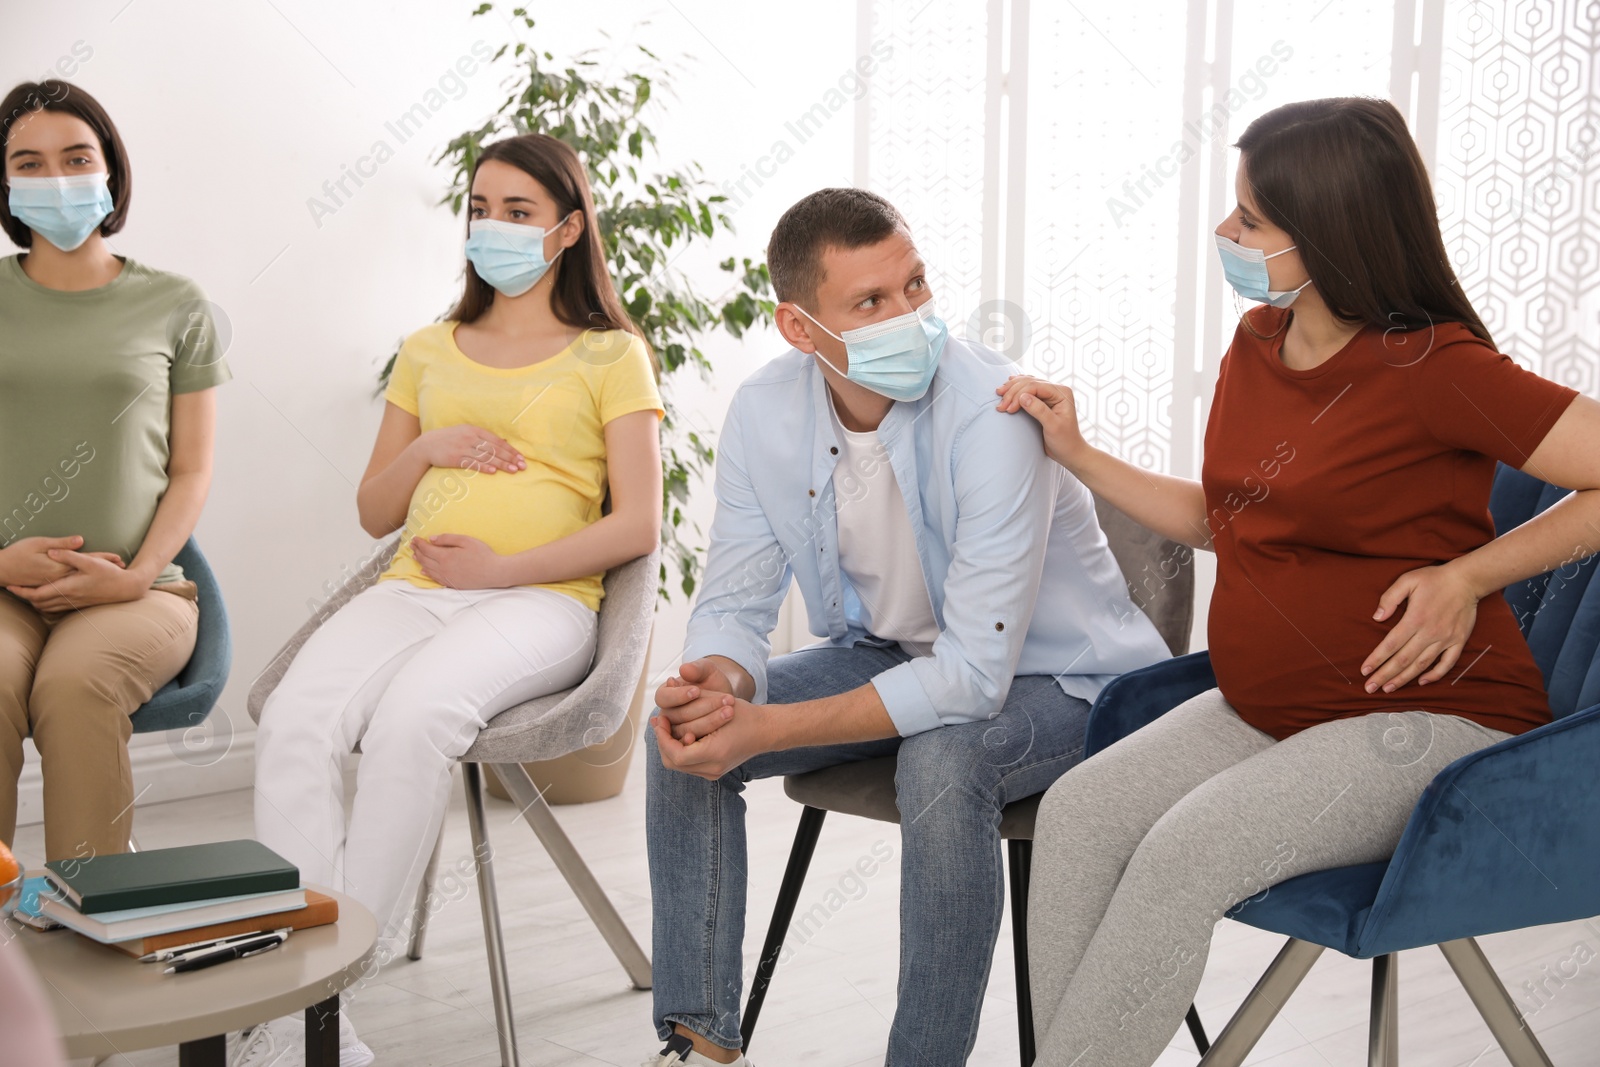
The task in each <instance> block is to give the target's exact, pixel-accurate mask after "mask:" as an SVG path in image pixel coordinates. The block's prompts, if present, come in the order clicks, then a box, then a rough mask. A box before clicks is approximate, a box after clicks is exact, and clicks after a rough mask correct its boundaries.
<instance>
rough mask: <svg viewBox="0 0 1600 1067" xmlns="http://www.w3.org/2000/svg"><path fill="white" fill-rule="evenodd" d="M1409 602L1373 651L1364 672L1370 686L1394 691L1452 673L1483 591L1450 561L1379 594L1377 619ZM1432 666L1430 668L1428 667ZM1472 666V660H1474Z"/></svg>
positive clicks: (1409, 576) (1412, 574)
mask: <svg viewBox="0 0 1600 1067" xmlns="http://www.w3.org/2000/svg"><path fill="white" fill-rule="evenodd" d="M1401 604H1404V605H1405V614H1404V615H1402V616H1400V619H1399V621H1398V622H1396V623H1395V624H1394V626H1393V628H1392V629H1390V631H1389V633H1388V636H1386V637H1385V638H1384V639H1383V640H1382V641H1381V642H1379V643H1378V647H1377V648H1375V649H1373V650H1372V655H1370V656H1368V657H1367V659H1366V662H1364V663H1362V664H1361V673H1362V674H1364V675H1367V676H1368V677H1367V683H1366V690H1367V692H1369V693H1375V692H1377V691H1378V689H1379V688H1380V687H1381V688H1382V689H1383V691H1384V692H1386V693H1390V692H1393V691H1394V690H1396V689H1399V688H1400V687H1401V686H1403V685H1405V684H1406V683H1407V682H1409V681H1411V679H1413V678H1416V677H1417V675H1418V674H1420V673H1421V672H1422V671H1424V670H1427V671H1428V673H1426V674H1423V675H1422V677H1421V679H1420V680H1419V681H1418V683H1417V684H1418V685H1427V684H1428V683H1429V682H1437V681H1439V680H1440V679H1442V678H1443V677H1444V676H1445V675H1446V674H1448V673H1449V672H1450V669H1451V668H1452V667H1454V666H1455V664H1456V660H1457V659H1459V658H1460V656H1461V650H1462V649H1463V648H1465V647H1466V644H1467V639H1468V638H1470V637H1471V636H1472V629H1473V627H1474V626H1475V625H1476V624H1477V621H1478V595H1477V593H1476V592H1474V590H1473V588H1472V585H1471V584H1470V583H1469V582H1468V581H1467V579H1466V578H1465V577H1463V576H1462V575H1461V574H1460V573H1459V572H1458V571H1457V570H1456V569H1455V568H1453V567H1452V566H1451V565H1450V564H1449V563H1443V564H1439V565H1438V566H1433V567H1421V568H1418V569H1417V570H1414V571H1407V572H1406V573H1405V574H1402V575H1401V576H1400V577H1398V578H1396V579H1395V581H1394V584H1393V585H1391V586H1389V588H1388V589H1386V590H1385V591H1384V594H1383V596H1381V597H1379V598H1378V609H1377V611H1376V612H1374V613H1373V616H1372V617H1373V618H1374V619H1378V620H1380V621H1382V620H1384V619H1388V618H1392V617H1393V616H1394V613H1395V612H1396V611H1398V610H1399V609H1400V605H1401ZM1429 664H1433V669H1432V670H1428V665H1429ZM1469 666H1470V664H1469Z"/></svg>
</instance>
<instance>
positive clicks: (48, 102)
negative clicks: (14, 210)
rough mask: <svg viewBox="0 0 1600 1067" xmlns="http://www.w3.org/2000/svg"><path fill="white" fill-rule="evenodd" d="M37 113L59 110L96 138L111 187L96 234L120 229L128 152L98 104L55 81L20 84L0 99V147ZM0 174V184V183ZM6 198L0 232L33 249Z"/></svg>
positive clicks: (129, 177)
mask: <svg viewBox="0 0 1600 1067" xmlns="http://www.w3.org/2000/svg"><path fill="white" fill-rule="evenodd" d="M40 111H59V112H61V113H63V114H67V115H73V116H76V117H77V118H80V119H82V120H83V121H84V122H85V123H87V124H88V126H89V128H90V129H91V130H93V131H94V135H95V136H96V137H98V138H100V152H101V154H102V155H104V156H105V157H106V174H107V178H108V180H109V182H110V186H111V205H112V206H111V214H109V215H107V216H106V217H105V221H103V222H101V223H100V234H101V236H103V237H109V236H111V235H112V234H114V233H116V232H117V231H118V230H120V229H122V224H123V222H124V221H126V220H127V217H128V201H129V200H130V199H131V198H132V196H133V172H132V171H130V170H129V169H128V151H127V149H126V148H124V147H123V145H122V135H121V134H119V133H118V132H117V127H116V124H115V123H113V122H112V121H111V116H110V115H108V114H106V109H105V108H103V107H101V106H100V101H98V100H96V99H95V98H94V97H92V96H90V95H89V94H88V93H86V92H84V91H83V90H82V89H80V88H78V87H77V86H76V85H73V84H72V83H71V82H64V81H62V80H60V79H59V78H46V79H45V80H44V81H42V82H23V83H22V84H21V85H19V86H17V87H16V88H15V89H13V90H11V91H10V92H9V93H7V94H6V96H5V99H4V100H0V148H4V147H5V145H7V144H8V143H9V142H10V141H11V127H12V126H13V125H14V124H15V123H16V122H18V121H19V120H21V119H24V118H26V117H27V116H29V115H33V114H36V113H38V112H40ZM3 173H4V172H3V171H0V182H3V181H4V177H3ZM8 201H9V197H6V196H0V229H4V230H5V232H6V236H7V237H9V238H11V242H12V243H13V244H15V245H18V246H19V247H22V248H31V247H33V231H32V230H30V229H28V227H27V226H26V225H24V224H23V223H21V222H19V221H18V220H17V219H15V218H13V217H12V215H11V207H10V204H9V203H8Z"/></svg>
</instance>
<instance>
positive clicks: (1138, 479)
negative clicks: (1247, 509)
mask: <svg viewBox="0 0 1600 1067" xmlns="http://www.w3.org/2000/svg"><path fill="white" fill-rule="evenodd" d="M1068 470H1070V471H1072V473H1073V475H1075V476H1076V477H1077V479H1078V480H1079V481H1080V482H1082V483H1083V484H1084V485H1086V486H1088V487H1089V489H1090V490H1091V491H1092V492H1095V493H1098V494H1099V495H1101V496H1103V497H1105V498H1106V500H1108V501H1110V502H1111V503H1112V504H1113V505H1115V506H1116V507H1117V508H1118V509H1119V510H1120V511H1122V512H1124V513H1125V514H1126V515H1127V516H1128V517H1129V518H1131V519H1132V520H1133V521H1135V522H1137V523H1139V524H1140V525H1142V526H1146V527H1148V528H1150V529H1152V530H1154V531H1155V532H1156V533H1158V534H1160V535H1162V536H1163V537H1170V538H1171V539H1172V540H1174V541H1177V542H1178V543H1179V544H1184V545H1189V546H1190V547H1191V548H1204V549H1210V548H1211V530H1210V528H1209V527H1208V526H1207V525H1206V497H1205V491H1204V490H1203V489H1201V487H1200V483H1199V482H1197V481H1194V480H1192V479H1189V478H1178V477H1175V476H1173V475H1171V474H1159V473H1156V472H1154V471H1147V470H1144V469H1143V468H1141V467H1136V466H1134V465H1133V464H1132V463H1129V462H1128V461H1127V460H1124V459H1118V458H1117V457H1116V456H1113V455H1111V454H1110V453H1109V452H1104V451H1102V450H1100V449H1098V448H1090V449H1086V450H1085V451H1084V453H1083V456H1082V458H1081V459H1079V460H1078V461H1077V462H1076V463H1074V464H1073V465H1071V466H1069V467H1068Z"/></svg>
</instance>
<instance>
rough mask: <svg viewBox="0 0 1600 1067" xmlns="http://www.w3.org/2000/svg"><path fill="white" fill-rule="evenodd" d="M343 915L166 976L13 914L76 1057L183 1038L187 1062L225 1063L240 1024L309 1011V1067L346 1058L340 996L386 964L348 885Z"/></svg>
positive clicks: (187, 1065)
mask: <svg viewBox="0 0 1600 1067" xmlns="http://www.w3.org/2000/svg"><path fill="white" fill-rule="evenodd" d="M311 888H318V891H319V892H322V893H327V894H328V895H330V896H332V897H334V898H335V899H336V900H338V902H339V920H338V921H337V922H335V923H331V924H329V925H327V926H316V927H312V928H311V929H309V930H296V931H295V932H294V933H293V934H291V935H289V939H288V940H287V941H285V942H284V943H283V944H282V945H281V946H280V947H278V948H275V949H273V950H272V951H271V952H265V953H262V954H261V955H259V956H251V957H250V958H248V959H242V960H230V961H229V962H227V963H220V964H217V965H216V966H213V967H207V968H205V969H204V970H200V971H189V972H188V973H185V974H164V973H162V972H163V969H164V967H165V964H160V963H140V962H139V961H138V960H137V959H135V958H134V957H132V956H129V955H127V954H126V953H123V952H121V951H120V950H118V949H114V948H112V947H111V946H109V945H102V944H99V943H98V942H95V941H91V940H90V939H89V938H87V937H83V936H81V935H79V934H75V933H73V932H72V931H71V930H66V929H55V930H33V929H30V928H28V927H24V926H21V925H20V924H17V923H14V922H11V923H8V924H7V925H8V926H9V927H10V929H9V930H6V931H0V935H3V934H10V933H15V936H16V941H17V944H19V945H21V946H22V948H23V950H24V951H25V952H26V953H27V954H28V960H29V962H31V963H32V964H33V967H34V970H36V971H37V972H38V973H39V978H40V979H41V980H42V982H43V983H44V987H45V993H46V994H47V996H48V998H49V1001H50V1006H51V1008H52V1010H53V1011H54V1012H55V1016H56V1023H57V1025H58V1026H59V1027H60V1030H61V1036H62V1039H63V1041H64V1042H65V1044H66V1048H67V1055H68V1056H71V1057H73V1058H74V1059H76V1058H79V1057H87V1056H109V1055H112V1054H115V1053H118V1052H129V1051H132V1050H135V1049H144V1048H157V1047H160V1046H162V1045H177V1046H178V1063H179V1065H180V1067H225V1062H226V1053H225V1051H224V1050H225V1044H224V1042H225V1038H226V1035H227V1033H228V1032H229V1031H230V1030H242V1029H244V1028H245V1027H247V1026H254V1025H256V1024H257V1023H262V1022H266V1021H267V1020H269V1019H275V1018H277V1017H278V1016H280V1015H288V1014H289V1013H291V1012H295V1011H299V1010H301V1009H305V1013H306V1065H307V1067H336V1065H337V1064H338V1062H339V994H340V992H342V991H343V990H345V989H347V988H349V987H350V986H353V985H355V984H357V983H358V982H361V981H362V980H363V979H365V978H370V977H371V975H372V972H374V971H376V968H377V965H376V961H374V959H373V951H374V948H375V946H376V943H377V936H378V927H377V923H376V922H375V921H374V920H373V918H372V913H371V912H369V911H367V909H366V908H364V907H362V906H361V905H360V904H358V903H356V902H355V901H354V900H352V899H351V898H349V897H347V896H345V895H343V894H342V893H334V892H333V891H332V890H328V889H321V888H319V887H311Z"/></svg>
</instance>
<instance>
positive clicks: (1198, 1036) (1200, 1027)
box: [1183, 1004, 1211, 1056]
mask: <svg viewBox="0 0 1600 1067" xmlns="http://www.w3.org/2000/svg"><path fill="white" fill-rule="evenodd" d="M1183 1021H1184V1022H1186V1023H1188V1024H1189V1036H1190V1037H1192V1038H1194V1047H1195V1048H1197V1049H1199V1050H1200V1055H1202V1056H1204V1055H1205V1054H1206V1053H1207V1052H1208V1051H1210V1049H1211V1039H1210V1038H1208V1037H1206V1028H1205V1025H1204V1024H1203V1023H1201V1022H1200V1012H1199V1011H1198V1010H1197V1009H1196V1008H1195V1006H1194V1005H1193V1004H1191V1005H1189V1014H1187V1015H1185V1016H1184V1017H1183Z"/></svg>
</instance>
